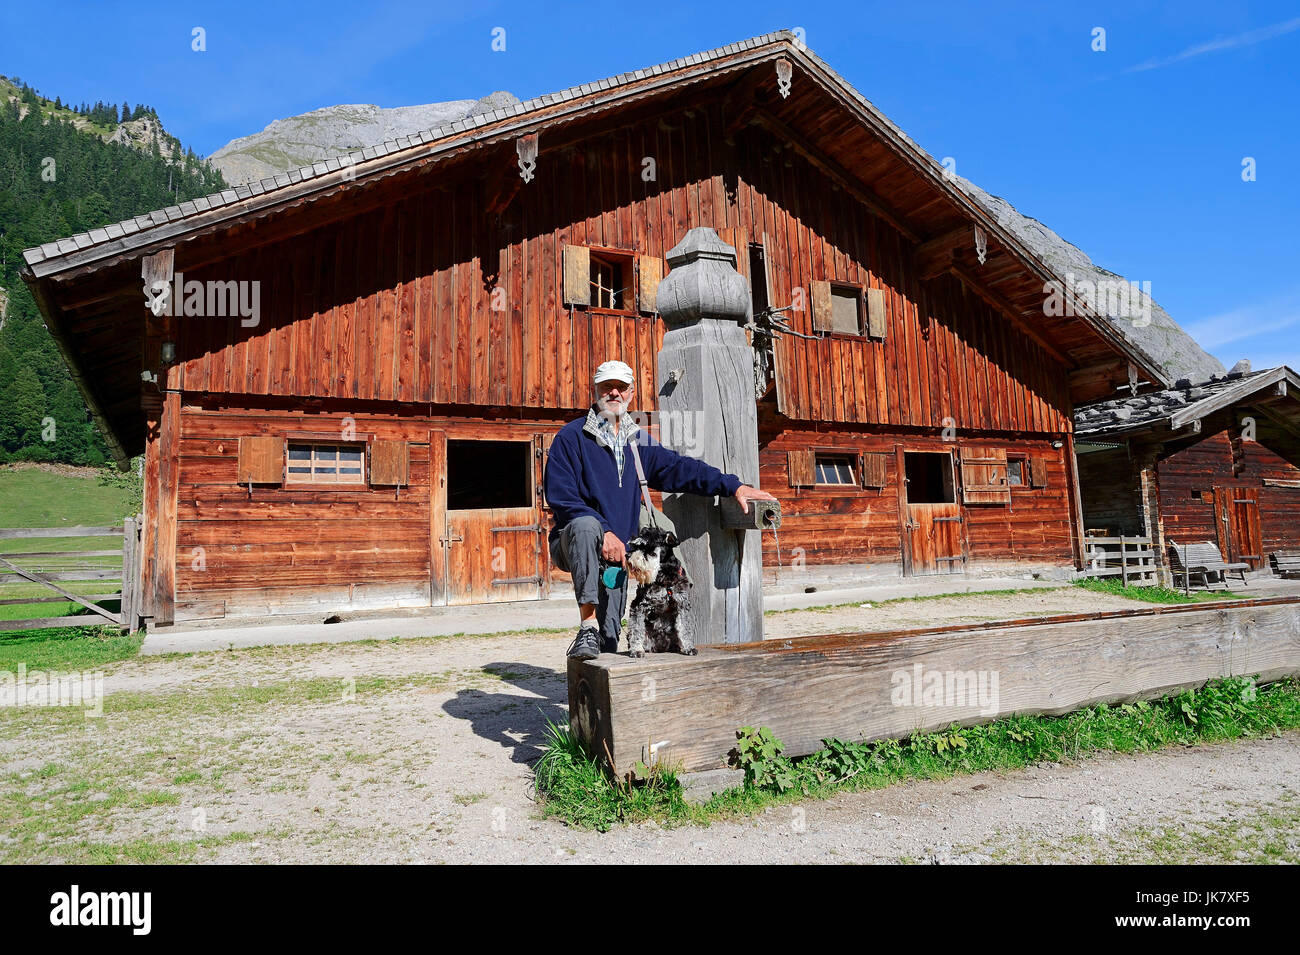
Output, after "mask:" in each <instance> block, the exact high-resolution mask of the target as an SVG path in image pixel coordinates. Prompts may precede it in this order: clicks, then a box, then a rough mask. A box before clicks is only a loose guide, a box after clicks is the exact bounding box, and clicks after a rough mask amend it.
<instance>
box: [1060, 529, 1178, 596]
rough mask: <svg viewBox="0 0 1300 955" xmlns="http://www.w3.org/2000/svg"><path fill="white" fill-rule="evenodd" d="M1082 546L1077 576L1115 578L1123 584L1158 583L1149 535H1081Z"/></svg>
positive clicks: (1157, 569)
mask: <svg viewBox="0 0 1300 955" xmlns="http://www.w3.org/2000/svg"><path fill="white" fill-rule="evenodd" d="M1083 547H1084V554H1083V559H1084V569H1083V570H1081V571H1080V572H1079V576H1080V577H1118V578H1120V580H1122V581H1123V582H1124V586H1125V587H1127V586H1128V585H1129V584H1130V583H1132V584H1138V585H1141V586H1150V587H1154V586H1155V585H1156V584H1158V583H1159V582H1160V575H1159V568H1158V567H1157V566H1156V552H1155V550H1154V549H1153V548H1152V547H1151V538H1149V537H1085V538H1084V540H1083Z"/></svg>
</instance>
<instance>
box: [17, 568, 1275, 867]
mask: <svg viewBox="0 0 1300 955" xmlns="http://www.w3.org/2000/svg"><path fill="white" fill-rule="evenodd" d="M1128 605H1130V602H1129V601H1126V600H1123V599H1121V598H1115V597H1110V596H1106V595H1100V594H1092V593H1088V592H1085V591H1079V590H1075V589H1068V590H1061V591H1050V592H1039V593H1032V594H1016V595H1011V596H1001V597H982V596H981V597H956V598H949V599H944V600H927V601H918V602H911V603H899V604H890V605H885V606H883V607H875V608H871V609H866V608H859V607H852V608H841V609H837V610H833V611H799V612H791V613H783V614H773V615H769V616H768V617H767V621H766V624H767V630H768V634H769V635H770V636H773V637H777V636H782V637H783V636H790V635H794V634H799V633H819V632H832V631H835V630H846V629H869V628H874V629H888V628H893V627H898V626H917V625H925V624H937V623H947V622H958V621H960V620H984V619H992V618H993V617H997V616H1001V617H1018V616H1028V615H1032V614H1035V613H1056V612H1067V611H1070V612H1075V611H1087V610H1090V609H1091V610H1098V609H1105V608H1110V607H1117V606H1119V607H1122V606H1128ZM990 615H992V616H990ZM569 639H570V636H569V635H568V634H556V635H544V634H532V635H517V636H499V637H463V638H444V639H430V640H403V641H400V642H391V643H390V642H385V643H379V644H337V645H331V646H318V647H277V648H273V649H266V650H237V651H227V652H216V653H203V654H195V655H192V656H181V657H160V658H138V659H135V660H131V661H126V662H124V663H121V664H116V665H114V666H112V667H107V668H105V673H106V674H107V678H106V682H105V689H106V691H107V692H108V693H109V694H110V695H111V694H127V695H126V696H123V697H120V698H119V699H121V700H123V701H130V705H129V707H126V708H125V709H118V708H116V707H114V708H113V710H112V711H111V712H110V713H109V714H108V715H106V716H103V717H100V718H97V719H95V718H85V717H81V716H79V715H76V714H73V713H70V712H67V711H60V713H59V714H58V716H59V718H58V719H52V718H50V717H51V715H52V714H53V713H54V711H51V710H44V711H34V710H30V709H29V710H10V711H7V712H5V713H4V714H3V715H2V716H0V786H2V787H3V788H2V789H0V821H3V824H2V825H0V859H3V860H4V861H9V862H18V861H96V860H103V859H121V860H134V859H142V858H163V859H168V858H176V859H181V860H185V859H189V860H193V861H213V862H277V861H279V862H296V863H321V862H348V863H364V862H553V861H561V862H572V861H581V862H592V861H596V862H605V861H609V862H624V861H654V862H679V861H686V862H875V861H917V862H925V861H941V862H949V861H950V862H989V861H1195V860H1205V861H1234V860H1269V859H1285V860H1289V861H1300V836H1298V835H1297V833H1298V832H1300V803H1298V802H1296V801H1295V800H1296V788H1297V785H1300V784H1297V782H1296V781H1297V780H1298V779H1300V734H1295V733H1290V734H1286V735H1284V736H1281V737H1278V738H1272V739H1260V740H1253V741H1245V742H1238V743H1233V744H1226V745H1213V746H1203V747H1195V748H1190V749H1177V750H1167V751H1162V752H1159V753H1155V754H1146V755H1141V756H1132V757H1129V756H1102V757H1097V758H1094V759H1089V760H1085V761H1083V762H1081V763H1078V764H1067V765H1046V764H1044V765H1041V766H1039V767H1034V768H1030V769H1028V770H1025V771H1022V772H1017V773H1011V774H1006V775H1001V774H993V773H985V774H979V775H972V776H959V777H955V778H953V779H948V780H942V781H927V782H917V783H908V784H900V785H897V786H894V787H891V788H889V789H886V790H880V791H875V792H866V793H852V794H847V793H846V794H843V795H840V796H837V797H835V798H833V799H830V800H826V801H815V800H808V801H805V802H803V803H801V804H799V805H798V806H795V807H790V806H784V807H781V808H775V809H771V810H768V811H767V812H765V813H763V814H761V815H759V816H758V817H756V818H753V819H749V820H745V821H740V822H726V823H715V824H713V825H712V826H709V827H707V828H700V827H696V826H684V827H678V828H672V829H662V828H660V827H658V826H656V825H654V824H645V825H640V826H634V827H628V828H622V829H616V830H615V831H613V832H609V833H604V834H601V833H594V832H582V831H576V830H571V829H569V828H568V827H566V826H564V825H563V824H561V823H559V822H555V821H553V820H542V819H540V818H538V813H537V807H536V805H535V804H534V802H533V801H532V795H531V791H530V790H531V772H530V768H529V767H530V765H531V763H532V762H533V761H534V760H535V759H536V758H537V757H538V756H539V755H540V749H539V746H540V744H541V739H542V733H543V730H544V727H545V723H546V720H548V719H549V720H553V721H555V722H557V723H563V722H565V721H566V720H567V706H566V704H567V690H566V687H565V681H564V676H563V662H564V651H565V648H566V646H567V644H568V642H569ZM383 680H387V681H389V682H387V683H384V682H382V681H383Z"/></svg>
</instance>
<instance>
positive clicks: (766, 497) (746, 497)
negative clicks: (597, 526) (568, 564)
mask: <svg viewBox="0 0 1300 955" xmlns="http://www.w3.org/2000/svg"><path fill="white" fill-rule="evenodd" d="M735 498H736V501H737V502H738V503H739V504H740V509H741V510H742V511H744V512H745V513H746V514H748V513H749V502H750V501H775V500H776V498H775V497H773V496H772V495H771V494H768V493H767V492H766V491H760V490H759V489H758V488H756V487H750V486H749V485H748V484H742V485H740V487H738V488H736V493H735ZM606 536H608V535H606Z"/></svg>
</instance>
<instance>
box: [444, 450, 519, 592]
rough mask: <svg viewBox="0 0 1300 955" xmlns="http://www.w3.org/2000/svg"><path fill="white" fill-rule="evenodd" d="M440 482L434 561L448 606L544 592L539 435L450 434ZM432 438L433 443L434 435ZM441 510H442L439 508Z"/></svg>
mask: <svg viewBox="0 0 1300 955" xmlns="http://www.w3.org/2000/svg"><path fill="white" fill-rule="evenodd" d="M439 434H441V435H442V440H443V442H444V447H445V454H444V461H445V465H444V468H443V470H444V473H445V480H444V481H443V482H442V487H441V489H439V488H437V487H435V488H434V489H433V490H434V494H435V500H434V503H433V507H432V513H433V520H432V525H431V531H430V533H431V546H432V547H433V548H434V550H435V551H438V550H440V551H441V555H442V557H441V560H439V559H437V558H436V557H435V559H434V560H433V561H432V564H433V567H434V570H435V573H436V570H437V568H438V567H439V564H441V566H442V568H444V570H443V579H442V582H441V588H440V585H439V581H438V580H437V579H435V580H434V581H433V585H432V589H433V591H434V593H435V594H436V593H438V592H439V590H440V589H441V590H442V592H444V593H445V595H446V596H445V601H444V602H445V603H446V604H448V605H451V606H456V605H461V604H475V603H495V602H499V601H506V600H536V599H539V598H540V597H541V596H542V575H541V571H542V562H541V550H540V548H541V525H540V522H539V520H538V510H537V494H536V452H537V441H536V440H535V439H529V440H524V441H517V440H511V441H499V440H458V439H454V438H453V439H450V440H448V439H447V437H446V435H445V433H442V432H439ZM430 443H431V444H432V438H431V441H430ZM440 512H441V513H440Z"/></svg>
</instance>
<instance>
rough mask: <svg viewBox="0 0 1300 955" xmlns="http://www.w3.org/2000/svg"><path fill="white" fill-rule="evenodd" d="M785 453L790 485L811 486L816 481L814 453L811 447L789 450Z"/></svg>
mask: <svg viewBox="0 0 1300 955" xmlns="http://www.w3.org/2000/svg"><path fill="white" fill-rule="evenodd" d="M785 454H786V464H787V466H788V467H789V470H790V486H791V487H812V486H813V485H815V484H816V483H817V461H816V455H815V454H814V452H813V451H812V450H811V449H800V450H797V451H796V450H790V451H787V452H786V453H785Z"/></svg>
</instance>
